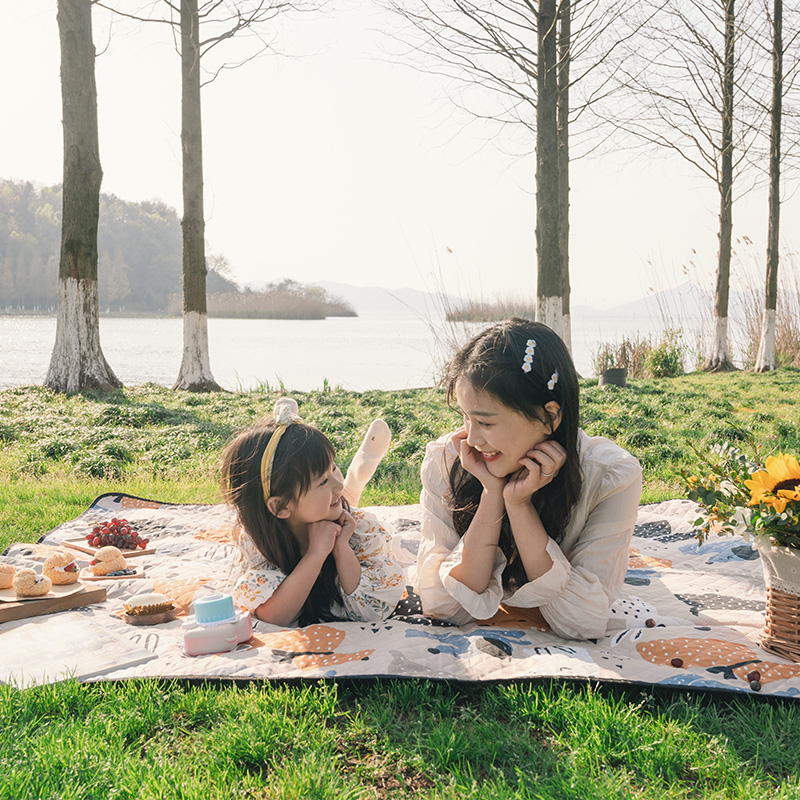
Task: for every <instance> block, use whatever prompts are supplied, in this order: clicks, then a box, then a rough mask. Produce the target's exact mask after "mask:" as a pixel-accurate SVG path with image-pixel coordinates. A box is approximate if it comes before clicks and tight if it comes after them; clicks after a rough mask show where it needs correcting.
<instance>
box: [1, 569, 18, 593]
mask: <svg viewBox="0 0 800 800" xmlns="http://www.w3.org/2000/svg"><path fill="white" fill-rule="evenodd" d="M16 571H17V569H16V567H13V566H11V564H0V589H10V588H11V582H12V581H13V580H14V574H15V573H16Z"/></svg>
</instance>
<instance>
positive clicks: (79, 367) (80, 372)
mask: <svg viewBox="0 0 800 800" xmlns="http://www.w3.org/2000/svg"><path fill="white" fill-rule="evenodd" d="M97 309H98V305H97V281H92V280H78V279H76V278H62V279H61V280H59V282H58V315H57V319H56V341H55V345H54V346H53V353H52V355H51V356H50V366H49V368H48V370H47V377H46V378H45V382H44V385H45V386H49V387H50V388H51V389H55V390H56V391H59V392H79V391H83V390H85V389H113V388H117V387H119V386H121V385H122V384H121V383H120V381H119V379H118V378H117V376H116V375H115V374H114V372H113V371H112V369H111V367H110V366H109V365H108V362H107V361H106V359H105V356H104V355H103V351H102V350H101V348H100V326H99V319H98V310H97Z"/></svg>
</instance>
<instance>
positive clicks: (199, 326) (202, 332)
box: [172, 311, 220, 392]
mask: <svg viewBox="0 0 800 800" xmlns="http://www.w3.org/2000/svg"><path fill="white" fill-rule="evenodd" d="M172 388H173V389H186V390H187V391H190V392H209V391H219V388H220V387H219V385H218V384H217V382H216V381H215V380H214V377H213V375H212V374H211V365H210V363H209V357H208V316H207V315H206V314H204V313H201V312H200V311H184V312H183V358H182V359H181V368H180V372H179V373H178V380H177V381H175V385H174V386H173V387H172Z"/></svg>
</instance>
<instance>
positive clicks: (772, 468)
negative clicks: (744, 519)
mask: <svg viewBox="0 0 800 800" xmlns="http://www.w3.org/2000/svg"><path fill="white" fill-rule="evenodd" d="M764 466H765V469H763V470H759V471H758V472H754V473H753V474H752V475H751V476H750V480H749V481H745V482H744V484H745V486H747V488H748V489H749V490H750V503H749V505H751V506H757V505H758V504H759V503H763V504H764V505H767V506H771V507H772V508H773V509H774V510H775V513H777V514H782V513H783V512H784V511H785V510H786V506H787V505H788V504H789V503H791V502H800V464H799V463H798V462H797V459H796V458H795V457H794V456H790V455H788V454H785V453H784V454H781V455H778V456H770V457H769V458H768V459H767V461H766V464H765V465H764Z"/></svg>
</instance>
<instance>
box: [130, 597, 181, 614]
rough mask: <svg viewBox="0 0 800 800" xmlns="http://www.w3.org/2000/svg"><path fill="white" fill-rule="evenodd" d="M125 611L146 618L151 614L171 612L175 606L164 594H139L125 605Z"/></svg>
mask: <svg viewBox="0 0 800 800" xmlns="http://www.w3.org/2000/svg"><path fill="white" fill-rule="evenodd" d="M123 605H124V606H125V611H126V612H127V613H128V614H130V615H132V616H134V617H138V616H146V615H149V614H162V613H164V612H165V611H169V610H170V608H172V606H173V605H174V603H173V602H172V600H168V599H167V598H166V597H165V596H164V595H163V594H159V593H158V592H148V593H147V594H137V595H135V596H134V597H131V598H130V600H128V602H127V603H123Z"/></svg>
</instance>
